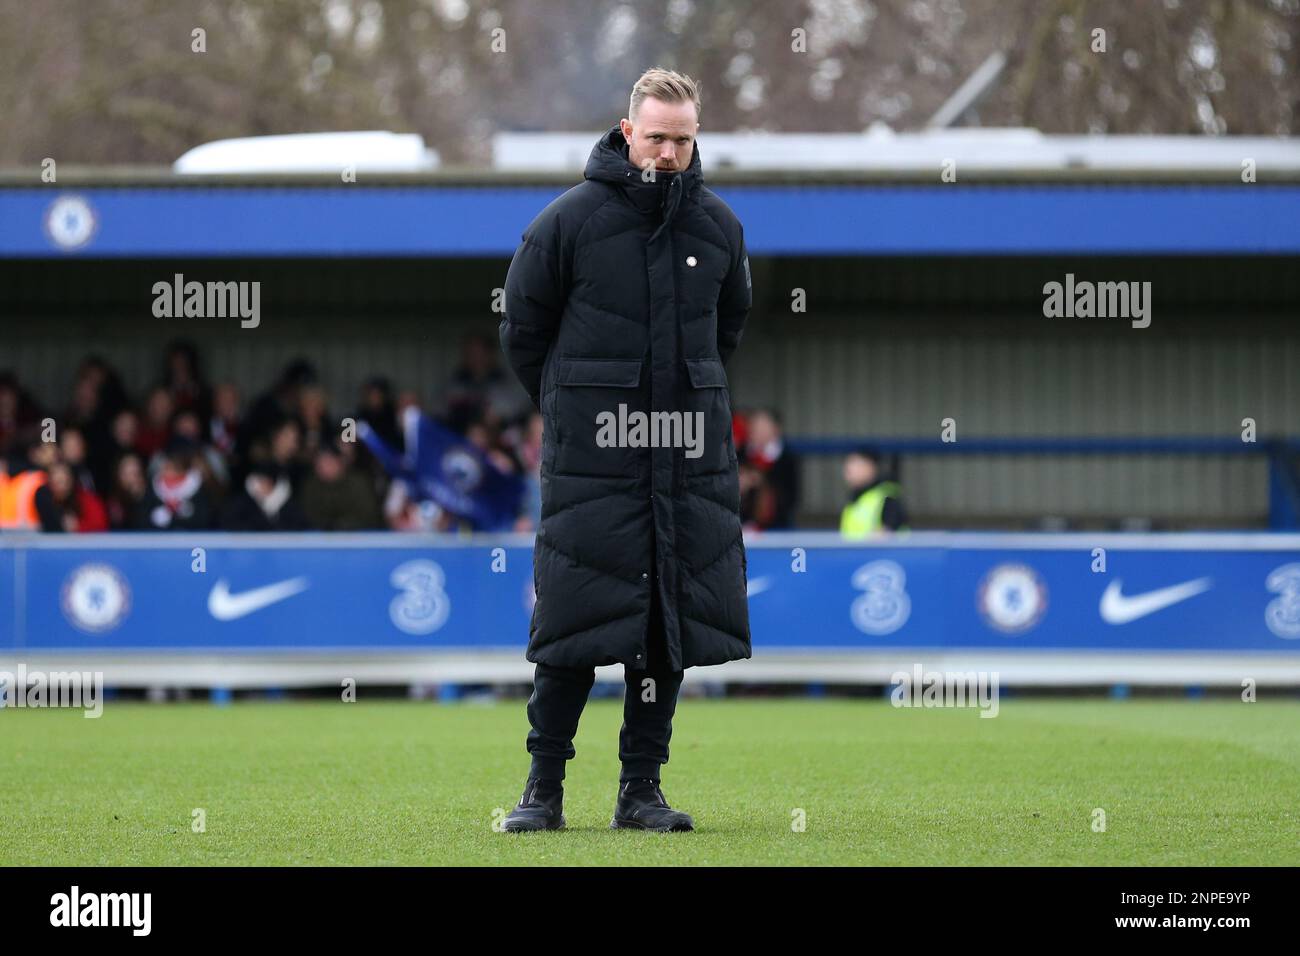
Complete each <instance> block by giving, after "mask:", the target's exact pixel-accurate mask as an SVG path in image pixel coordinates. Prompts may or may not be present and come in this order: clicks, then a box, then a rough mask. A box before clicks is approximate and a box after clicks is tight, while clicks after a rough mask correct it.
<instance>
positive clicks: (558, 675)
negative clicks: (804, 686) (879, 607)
mask: <svg viewBox="0 0 1300 956" xmlns="http://www.w3.org/2000/svg"><path fill="white" fill-rule="evenodd" d="M699 114H700V97H699V92H698V90H697V88H696V84H695V82H694V81H693V80H692V79H691V78H690V77H687V76H683V75H681V74H678V73H674V72H671V71H668V70H661V69H652V70H649V71H647V72H646V73H645V74H644V75H642V77H641V78H640V79H639V80H637V82H636V84H635V85H634V86H633V88H632V97H631V103H630V105H629V107H628V118H627V119H624V120H622V121H620V123H619V125H618V126H615V127H613V128H612V129H610V130H609V131H608V132H606V133H605V134H604V135H603V136H602V137H601V138H600V140H599V141H598V142H597V143H596V146H595V148H594V149H593V150H592V151H591V156H590V157H589V158H588V160H587V167H586V170H585V174H584V181H583V182H582V183H581V184H579V185H577V186H574V187H573V188H572V189H570V190H568V191H567V192H565V193H564V194H563V195H562V196H560V197H559V198H557V199H556V200H554V201H553V202H552V203H551V204H550V205H548V206H547V207H546V208H545V209H543V210H542V212H541V213H540V214H539V215H538V216H537V218H536V219H534V220H533V222H532V223H531V224H530V225H529V226H528V228H527V230H526V231H525V232H524V234H523V242H522V243H521V244H520V246H519V249H518V250H517V251H516V252H515V256H514V259H513V261H512V262H511V263H510V270H509V273H508V274H507V276H506V284H505V293H506V296H505V318H504V319H502V321H501V329H500V331H501V347H502V349H503V350H504V352H505V354H506V356H507V358H508V359H509V361H510V365H511V367H512V368H513V369H514V371H515V374H516V375H517V376H518V377H519V381H520V382H521V383H522V384H523V386H524V388H525V389H526V390H527V392H528V394H529V396H530V397H531V398H532V400H533V403H534V404H535V405H536V406H537V407H538V408H539V409H540V410H541V412H542V417H543V439H542V464H541V484H542V519H541V524H540V526H539V528H538V532H537V541H536V545H535V548H534V552H533V584H534V587H535V590H536V595H537V602H536V604H535V606H534V608H533V617H532V625H531V629H530V637H529V642H528V651H527V655H526V656H527V659H528V660H529V661H531V662H533V663H535V664H536V665H537V668H536V673H535V676H534V682H533V694H532V697H531V698H529V701H528V720H529V723H530V724H531V727H532V729H531V730H530V732H529V734H528V738H527V747H528V752H529V754H530V755H531V759H532V764H531V768H530V771H529V775H528V781H527V783H526V784H525V787H524V793H523V796H522V797H521V798H520V801H519V803H518V805H517V806H516V807H515V808H514V809H513V810H512V811H511V812H510V814H509V815H508V816H507V817H506V818H505V821H504V823H503V829H505V830H507V831H520V830H550V829H559V828H561V827H563V826H564V823H565V820H564V814H563V811H562V800H563V787H562V783H561V781H562V780H563V779H564V770H565V762H566V761H567V760H570V759H572V758H573V757H574V755H575V751H574V747H573V738H574V735H575V734H576V732H577V729H578V718H579V717H580V715H581V714H582V708H583V706H584V705H585V703H586V701H587V695H588V692H589V691H590V690H591V687H592V684H593V683H594V680H595V672H594V668H595V667H597V666H600V665H605V664H614V663H620V662H621V663H622V664H623V666H624V669H625V675H626V683H627V690H626V697H625V700H624V710H623V728H622V730H621V732H620V734H619V759H620V761H621V763H622V771H621V773H620V779H619V788H618V796H617V800H616V803H615V809H614V819H613V821H612V823H611V824H610V826H612V827H615V828H622V827H627V828H633V829H644V830H660V831H663V830H690V829H693V827H694V824H693V821H692V820H691V818H690V816H689V815H688V814H686V813H683V812H682V811H680V810H674V809H673V808H671V807H670V806H669V805H668V802H667V800H665V799H664V795H663V792H662V791H661V790H660V787H659V768H660V766H662V765H663V764H665V763H667V762H668V741H669V738H670V736H671V734H672V717H673V712H674V710H675V708H676V704H677V692H678V689H679V688H680V687H681V682H682V673H683V671H684V670H685V669H686V668H688V667H695V666H700V665H706V664H721V663H723V662H725V661H731V660H739V659H743V658H748V657H749V656H750V637H749V609H748V605H747V602H746V596H745V587H746V558H745V544H744V540H743V539H742V537H741V525H740V490H739V483H738V480H737V470H736V450H735V447H734V446H733V443H732V437H731V398H730V392H729V389H728V385H727V376H726V372H725V370H724V365H725V363H726V361H727V360H728V359H729V358H730V357H731V353H732V352H734V351H735V349H736V346H737V345H738V344H739V342H740V337H741V332H742V331H743V328H744V324H745V318H746V316H747V315H748V313H749V309H750V305H751V301H752V297H751V290H750V274H749V259H748V256H747V254H746V250H745V241H744V233H743V231H742V229H741V226H740V222H739V220H737V219H736V216H735V214H734V213H733V212H732V211H731V209H730V208H729V207H728V206H727V205H726V203H724V202H723V201H722V200H721V199H719V198H718V197H717V196H716V195H714V194H713V192H711V191H710V190H709V189H707V188H706V187H705V186H704V183H703V175H702V173H701V167H700V156H699V151H698V150H697V149H696V148H695V136H696V133H697V132H698V130H699V125H700V124H699ZM620 406H623V407H622V408H620ZM621 412H625V413H626V414H627V417H628V418H629V419H631V418H632V417H633V413H636V412H641V413H643V414H644V415H645V416H646V417H647V418H648V420H649V422H650V432H651V433H652V434H650V435H644V434H641V435H638V434H637V433H636V431H635V430H631V431H630V433H628V434H623V433H620V434H619V435H618V436H617V438H618V440H617V441H614V442H611V441H610V440H609V438H610V435H609V429H608V428H605V429H602V427H601V424H600V421H598V419H603V420H609V418H610V416H611V415H612V416H614V417H615V418H617V419H618V420H620V421H622V420H625V419H624V418H623V415H621V414H620V413H621ZM636 417H640V416H636ZM687 422H689V423H691V424H694V423H696V422H698V423H701V424H702V427H703V442H702V444H701V443H700V441H699V436H693V435H691V434H690V431H689V427H690V426H689V425H688V426H687V427H686V428H685V429H683V427H682V426H683V424H684V423H687ZM686 436H689V440H687V438H686Z"/></svg>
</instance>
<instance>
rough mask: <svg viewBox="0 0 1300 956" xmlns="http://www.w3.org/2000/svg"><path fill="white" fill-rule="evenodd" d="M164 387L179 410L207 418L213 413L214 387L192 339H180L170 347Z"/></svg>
mask: <svg viewBox="0 0 1300 956" xmlns="http://www.w3.org/2000/svg"><path fill="white" fill-rule="evenodd" d="M162 387H163V388H165V389H166V390H167V394H168V395H169V396H170V397H171V400H172V407H173V408H174V409H176V410H177V411H192V412H194V413H195V414H196V415H198V417H199V421H204V420H205V419H207V418H208V416H209V415H211V414H212V389H210V388H209V387H208V384H207V383H206V382H205V381H204V380H203V375H202V373H201V371H200V369H199V353H198V350H197V349H196V348H195V347H194V344H193V343H192V342H186V341H183V340H177V341H175V342H172V343H171V344H170V345H169V346H167V354H166V356H165V357H164V359H163V378H162Z"/></svg>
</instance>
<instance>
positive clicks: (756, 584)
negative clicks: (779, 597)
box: [745, 578, 772, 597]
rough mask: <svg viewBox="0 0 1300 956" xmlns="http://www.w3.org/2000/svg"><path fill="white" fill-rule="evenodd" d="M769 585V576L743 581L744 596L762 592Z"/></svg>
mask: <svg viewBox="0 0 1300 956" xmlns="http://www.w3.org/2000/svg"><path fill="white" fill-rule="evenodd" d="M771 586H772V579H771V578H754V580H752V581H748V582H746V583H745V596H746V597H753V596H754V595H755V594H762V593H763V592H764V591H766V590H767V589H768V588H770V587H771Z"/></svg>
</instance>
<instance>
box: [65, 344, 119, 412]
mask: <svg viewBox="0 0 1300 956" xmlns="http://www.w3.org/2000/svg"><path fill="white" fill-rule="evenodd" d="M85 378H89V379H90V380H91V381H93V382H94V384H95V387H96V389H97V391H98V399H99V401H98V414H99V415H100V417H101V418H102V420H103V421H104V422H109V421H111V420H112V418H113V416H114V415H116V414H117V413H118V412H120V411H121V410H122V409H124V408H126V406H127V405H129V404H130V402H129V401H128V400H127V396H126V387H125V386H123V384H122V376H120V375H119V374H118V373H117V371H116V370H115V369H114V368H113V367H112V366H111V365H109V364H108V362H107V361H105V360H104V359H103V358H102V357H101V356H98V355H90V356H87V357H86V358H85V359H84V360H83V361H82V363H81V365H79V366H78V367H77V374H76V380H77V381H81V380H82V379H85ZM74 391H75V389H74Z"/></svg>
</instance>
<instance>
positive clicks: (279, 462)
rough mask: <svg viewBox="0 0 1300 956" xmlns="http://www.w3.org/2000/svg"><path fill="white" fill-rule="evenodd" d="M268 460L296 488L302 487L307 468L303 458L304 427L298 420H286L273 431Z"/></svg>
mask: <svg viewBox="0 0 1300 956" xmlns="http://www.w3.org/2000/svg"><path fill="white" fill-rule="evenodd" d="M267 460H268V461H269V462H270V463H271V464H272V465H274V466H275V468H276V470H277V471H278V472H279V473H280V474H282V475H284V477H286V478H288V479H289V481H290V483H291V484H292V485H293V486H294V487H295V488H298V487H301V485H302V480H303V478H304V477H306V472H307V468H306V464H305V463H304V461H303V458H302V426H301V425H299V424H298V420H297V419H295V418H286V419H285V420H284V421H282V422H280V423H279V424H278V425H276V426H275V428H274V429H273V430H272V432H271V441H270V445H269V452H268V456H267Z"/></svg>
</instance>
